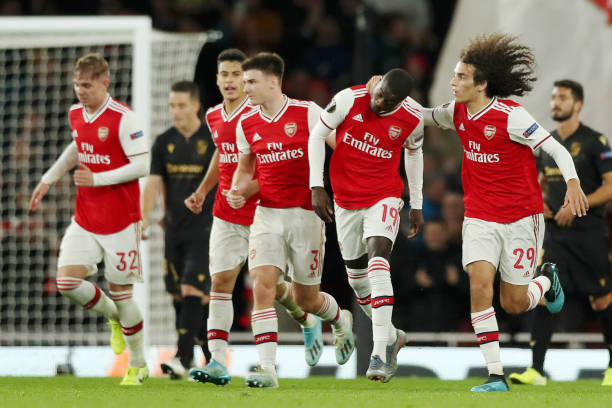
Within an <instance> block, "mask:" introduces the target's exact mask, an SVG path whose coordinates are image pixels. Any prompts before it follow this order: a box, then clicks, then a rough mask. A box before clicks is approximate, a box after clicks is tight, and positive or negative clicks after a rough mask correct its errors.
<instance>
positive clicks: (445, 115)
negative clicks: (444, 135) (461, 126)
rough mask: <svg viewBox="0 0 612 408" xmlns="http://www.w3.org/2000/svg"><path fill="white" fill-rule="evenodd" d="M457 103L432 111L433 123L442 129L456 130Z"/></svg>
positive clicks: (449, 103) (447, 104)
mask: <svg viewBox="0 0 612 408" xmlns="http://www.w3.org/2000/svg"><path fill="white" fill-rule="evenodd" d="M454 116H455V101H452V102H448V103H445V104H444V105H440V106H436V107H435V108H433V111H432V118H433V121H434V122H435V123H436V125H437V126H438V127H441V128H442V129H455V122H454V120H453V118H454Z"/></svg>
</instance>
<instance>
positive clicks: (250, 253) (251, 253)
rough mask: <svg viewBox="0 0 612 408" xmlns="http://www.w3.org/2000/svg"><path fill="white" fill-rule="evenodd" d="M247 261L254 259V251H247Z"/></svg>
mask: <svg viewBox="0 0 612 408" xmlns="http://www.w3.org/2000/svg"><path fill="white" fill-rule="evenodd" d="M249 259H255V249H251V250H250V251H249Z"/></svg>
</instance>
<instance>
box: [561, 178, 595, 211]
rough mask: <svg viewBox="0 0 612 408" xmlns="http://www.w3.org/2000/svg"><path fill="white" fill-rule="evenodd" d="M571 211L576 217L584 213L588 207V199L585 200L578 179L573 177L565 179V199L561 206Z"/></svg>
mask: <svg viewBox="0 0 612 408" xmlns="http://www.w3.org/2000/svg"><path fill="white" fill-rule="evenodd" d="M568 206H569V208H570V210H571V211H572V214H574V215H577V216H578V217H583V216H585V215H586V213H587V210H588V209H589V200H587V198H586V195H585V194H584V191H582V188H581V187H580V180H578V178H573V179H570V180H568V181H567V191H566V192H565V200H564V202H563V207H564V208H565V207H568Z"/></svg>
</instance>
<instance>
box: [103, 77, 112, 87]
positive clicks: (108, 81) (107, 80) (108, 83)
mask: <svg viewBox="0 0 612 408" xmlns="http://www.w3.org/2000/svg"><path fill="white" fill-rule="evenodd" d="M103 84H104V87H105V88H108V87H109V85H110V79H108V77H105V78H104V82H103Z"/></svg>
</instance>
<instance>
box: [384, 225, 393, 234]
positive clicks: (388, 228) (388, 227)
mask: <svg viewBox="0 0 612 408" xmlns="http://www.w3.org/2000/svg"><path fill="white" fill-rule="evenodd" d="M385 230H386V231H389V232H393V225H387V227H386V228H385Z"/></svg>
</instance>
